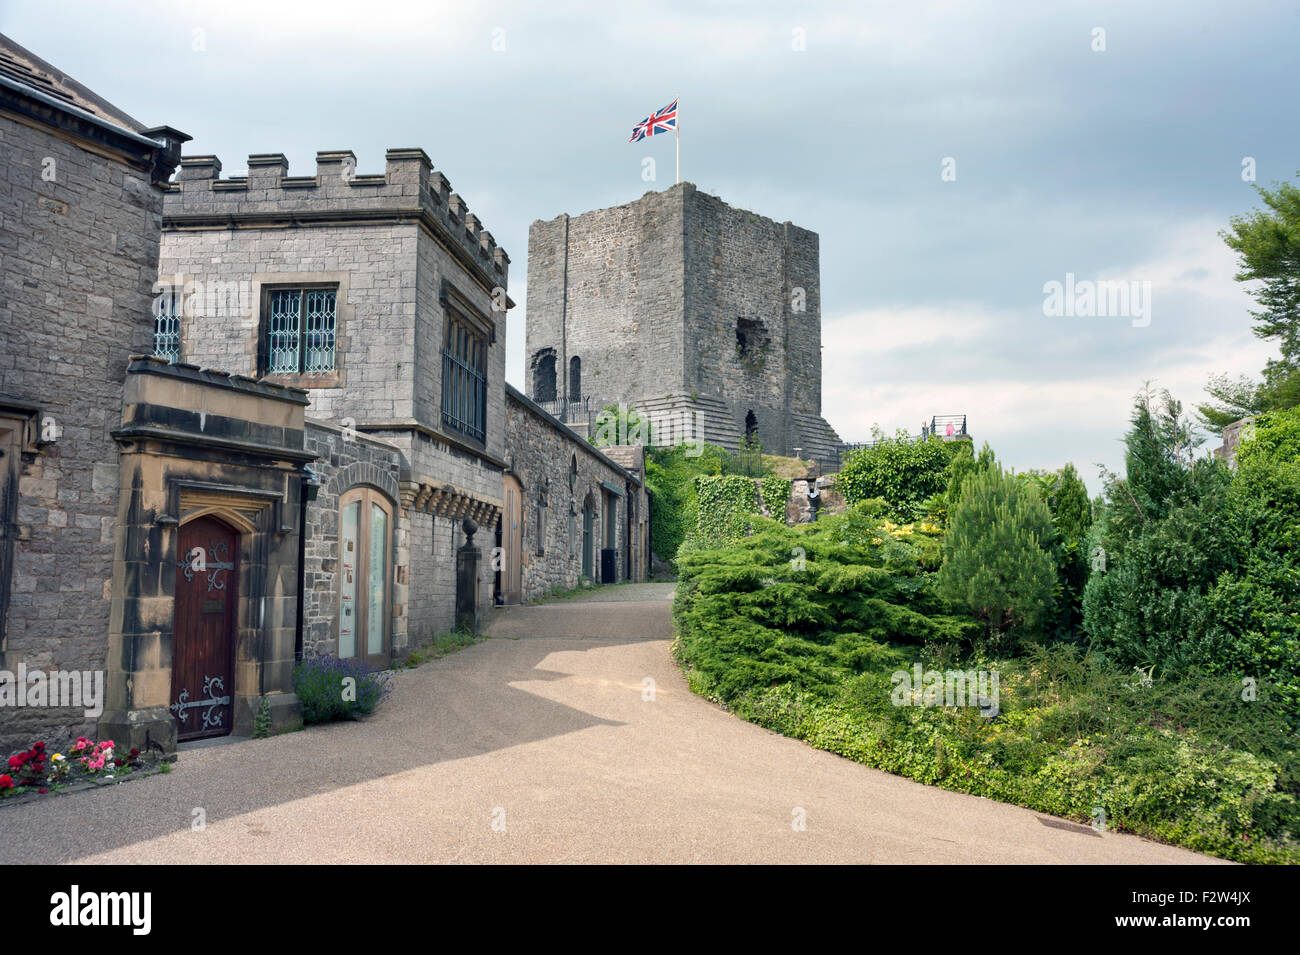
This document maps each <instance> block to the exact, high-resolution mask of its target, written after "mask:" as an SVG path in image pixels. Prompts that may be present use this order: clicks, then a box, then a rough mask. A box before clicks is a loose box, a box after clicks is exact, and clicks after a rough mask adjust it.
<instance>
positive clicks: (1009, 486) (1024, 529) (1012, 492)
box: [938, 465, 1056, 638]
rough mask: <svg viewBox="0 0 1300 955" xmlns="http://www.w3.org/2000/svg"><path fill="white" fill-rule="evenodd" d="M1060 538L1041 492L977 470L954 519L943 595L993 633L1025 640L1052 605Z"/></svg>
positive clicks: (998, 472)
mask: <svg viewBox="0 0 1300 955" xmlns="http://www.w3.org/2000/svg"><path fill="white" fill-rule="evenodd" d="M1055 539H1056V535H1055V531H1054V530H1053V528H1052V517H1051V512H1050V511H1049V510H1048V508H1047V505H1046V504H1045V503H1044V502H1043V499H1042V498H1041V497H1040V496H1039V493H1038V491H1037V489H1036V487H1034V486H1033V485H1032V484H1026V483H1024V482H1021V481H1018V480H1016V478H1015V477H1014V476H1012V475H1008V474H1004V473H1003V471H1002V469H1001V468H1000V467H998V466H997V465H994V466H992V467H990V468H988V469H985V470H980V471H978V472H976V473H975V474H973V475H972V476H970V477H969V478H967V479H966V481H965V483H964V485H963V487H962V493H961V499H960V500H959V501H958V503H957V506H956V507H955V508H953V510H952V512H951V513H950V515H949V518H948V531H947V534H946V535H945V537H944V541H943V566H942V567H941V568H940V570H939V576H938V586H939V591H940V593H942V594H943V595H944V596H946V597H947V598H948V599H949V600H951V601H952V602H953V603H954V604H956V605H957V606H960V607H963V608H964V609H966V610H968V611H969V612H970V613H972V614H973V615H974V616H975V617H976V618H978V619H979V620H982V621H983V622H984V624H985V627H986V628H987V632H988V634H989V635H990V636H992V637H995V638H996V637H1002V636H1004V635H1006V634H1008V633H1009V632H1010V631H1013V630H1014V631H1017V633H1018V635H1021V636H1027V635H1029V634H1031V633H1032V632H1033V631H1034V629H1035V628H1036V627H1037V626H1038V624H1039V623H1040V622H1041V621H1042V619H1043V617H1044V614H1045V613H1046V611H1047V609H1048V607H1049V605H1050V603H1051V599H1052V588H1053V585H1054V583H1055V580H1056V568H1055V565H1054V564H1053V561H1052V554H1051V548H1052V546H1053V543H1054V541H1055Z"/></svg>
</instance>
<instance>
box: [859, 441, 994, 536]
mask: <svg viewBox="0 0 1300 955" xmlns="http://www.w3.org/2000/svg"><path fill="white" fill-rule="evenodd" d="M964 447H968V443H967V442H965V441H957V442H944V441H943V440H942V439H940V438H938V437H933V436H932V437H930V438H929V439H928V440H925V441H918V440H916V439H915V438H911V437H908V436H907V435H903V434H900V435H899V436H897V437H895V438H878V440H877V441H876V443H875V444H874V445H873V446H871V447H869V448H860V449H859V450H857V451H854V452H853V453H852V454H850V455H849V456H848V460H846V461H845V462H844V464H843V466H842V467H841V468H840V473H839V476H838V477H837V478H836V480H835V487H836V489H837V490H838V491H839V492H840V493H841V494H843V495H844V499H845V500H846V501H847V502H848V503H850V504H857V503H859V502H861V501H867V500H871V499H872V498H880V499H881V500H883V501H885V502H886V504H887V505H888V507H889V510H890V516H891V517H893V518H894V519H895V520H898V521H902V522H904V523H905V522H907V521H913V520H916V519H917V518H919V517H921V516H922V515H923V514H924V513H925V508H924V502H925V501H926V499H927V498H929V497H931V496H932V495H934V494H938V493H939V492H941V491H943V490H944V489H945V488H947V486H948V477H949V474H948V465H949V461H950V459H951V458H952V457H953V455H954V454H956V453H958V451H960V450H961V449H962V448H964Z"/></svg>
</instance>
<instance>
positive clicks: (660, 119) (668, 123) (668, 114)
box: [628, 100, 677, 143]
mask: <svg viewBox="0 0 1300 955" xmlns="http://www.w3.org/2000/svg"><path fill="white" fill-rule="evenodd" d="M676 128H677V100H673V101H672V102H671V103H669V104H668V105H667V106H665V107H664V108H663V109H660V110H656V111H655V112H653V113H651V114H650V115H649V116H647V117H646V118H645V119H643V120H641V122H639V123H637V124H636V125H635V126H633V127H632V138H631V139H629V140H628V142H629V143H639V142H640V141H641V140H643V139H645V138H646V137H647V136H656V135H658V134H659V133H667V132H670V131H672V130H674V129H676Z"/></svg>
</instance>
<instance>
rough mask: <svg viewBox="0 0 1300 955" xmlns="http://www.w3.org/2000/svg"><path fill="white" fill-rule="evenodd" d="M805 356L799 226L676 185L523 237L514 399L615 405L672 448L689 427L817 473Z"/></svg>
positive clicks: (806, 289)
mask: <svg viewBox="0 0 1300 955" xmlns="http://www.w3.org/2000/svg"><path fill="white" fill-rule="evenodd" d="M821 347H822V345H821V289H820V278H819V259H818V240H817V234H816V233H815V232H809V231H808V230H807V229H801V228H799V227H798V226H796V225H792V224H791V223H789V222H785V223H780V222H774V221H773V220H771V219H767V218H765V217H763V216H760V215H756V214H755V213H752V212H747V211H745V210H743V209H735V208H732V207H731V206H729V205H727V204H726V203H725V202H723V201H722V200H721V199H719V198H717V197H716V196H711V195H707V194H705V193H702V192H700V191H699V190H698V189H697V188H696V187H695V186H694V185H692V184H691V183H680V184H678V185H676V186H673V187H672V188H670V189H667V190H664V191H663V192H651V193H646V195H644V196H643V197H642V198H640V199H638V200H637V201H635V202H630V203H627V204H626V205H621V206H615V207H614V208H611V209H600V210H596V211H594V212H588V213H585V214H583V215H579V216H569V215H562V216H560V217H559V218H556V219H552V220H550V221H548V222H542V221H538V222H534V223H533V225H532V228H531V229H530V230H529V234H528V327H527V375H528V382H527V390H528V394H529V395H530V396H531V397H532V398H533V399H534V400H536V401H538V402H539V403H541V404H542V405H543V406H544V407H557V406H558V408H560V409H561V410H562V413H563V412H568V411H569V409H570V408H571V407H572V406H573V405H575V404H577V405H580V406H582V410H581V411H579V412H578V413H577V414H571V416H572V417H574V418H575V419H582V418H583V417H585V416H586V415H587V414H588V412H589V413H590V415H591V416H594V415H595V414H596V413H597V412H598V411H599V409H600V408H602V407H604V406H606V405H608V404H611V403H623V404H627V405H629V406H634V407H637V408H640V409H642V410H644V411H646V412H649V414H650V417H651V418H652V420H655V421H658V422H663V424H664V425H667V426H668V428H670V429H673V430H674V434H675V436H676V437H677V438H678V439H679V440H680V438H681V437H682V435H681V434H680V423H681V422H683V421H684V422H687V429H688V430H689V428H690V424H689V423H690V422H692V421H693V422H694V425H695V428H696V429H697V431H696V433H695V434H694V435H691V436H693V437H702V438H703V440H705V441H708V442H709V443H711V444H718V445H721V446H723V447H725V448H728V449H729V450H732V451H735V450H736V449H737V448H738V447H739V446H740V444H741V442H742V441H743V440H744V439H745V438H746V437H750V438H756V439H757V440H758V441H759V442H760V443H761V444H762V446H763V448H764V450H766V451H768V452H772V453H778V454H793V453H794V450H795V449H796V448H799V449H800V453H801V454H802V456H803V457H805V458H807V457H812V458H816V459H817V460H818V462H820V463H821V464H823V465H830V464H831V463H832V462H836V461H837V460H838V457H837V455H838V446H839V444H840V439H839V436H838V435H836V433H835V431H834V430H833V429H832V428H831V426H830V425H829V424H827V422H826V420H825V419H824V418H822V416H821V390H822V355H821ZM659 430H660V431H661V432H663V431H664V430H665V428H664V426H663V425H661V426H660V429H659ZM660 436H661V437H664V438H667V437H668V436H667V435H664V434H662V433H661V435H660ZM658 440H659V439H658V438H656V441H658Z"/></svg>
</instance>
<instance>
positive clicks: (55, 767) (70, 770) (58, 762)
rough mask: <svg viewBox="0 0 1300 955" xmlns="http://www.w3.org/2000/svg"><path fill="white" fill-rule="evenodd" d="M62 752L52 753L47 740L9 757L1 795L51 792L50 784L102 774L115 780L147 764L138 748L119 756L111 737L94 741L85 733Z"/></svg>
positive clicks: (0, 782) (55, 784) (3, 775)
mask: <svg viewBox="0 0 1300 955" xmlns="http://www.w3.org/2000/svg"><path fill="white" fill-rule="evenodd" d="M68 754H69V755H68V756H64V755H63V754H62V753H54V754H53V755H49V754H47V753H46V748H45V744H44V743H34V744H32V748H31V749H28V750H25V751H23V752H21V753H15V754H14V755H13V756H10V757H9V759H8V770H9V771H8V772H7V773H4V774H2V775H0V798H3V797H5V796H16V795H18V794H19V793H23V792H28V791H31V790H33V789H35V790H37V791H39V792H43V793H44V792H49V787H50V786H58V785H60V784H66V783H70V782H76V781H77V780H78V779H79V778H94V777H97V776H102V777H103V778H105V779H111V778H113V777H114V775H115V774H125V773H129V772H131V771H132V770H134V769H140V768H142V767H143V766H144V761H143V759H142V758H141V756H140V751H139V750H138V749H132V750H130V752H129V753H127V754H124V755H118V752H117V749H116V744H115V743H114V742H113V741H112V740H111V739H106V740H101V741H100V742H98V743H96V742H95V741H94V740H91V739H87V738H86V737H84V736H79V737H77V741H76V742H75V743H73V745H72V746H71V747H69V749H68Z"/></svg>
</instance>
